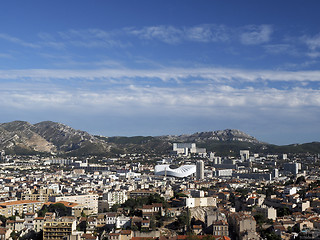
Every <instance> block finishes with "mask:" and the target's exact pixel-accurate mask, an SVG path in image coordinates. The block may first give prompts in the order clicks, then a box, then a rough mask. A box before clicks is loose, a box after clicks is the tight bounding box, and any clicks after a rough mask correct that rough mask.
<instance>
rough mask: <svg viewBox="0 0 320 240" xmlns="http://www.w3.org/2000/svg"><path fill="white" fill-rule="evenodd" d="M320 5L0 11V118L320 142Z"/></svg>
mask: <svg viewBox="0 0 320 240" xmlns="http://www.w3.org/2000/svg"><path fill="white" fill-rule="evenodd" d="M319 8H320V2H319V1H292V0H290V1H289V0H288V1H236V0H234V1H188V0H184V1H174V0H170V1H169V0H168V1H150V0H148V1H129V0H128V1H102V0H101V1H94V0H87V1H84V0H68V1H62V0H55V1H43V0H29V1H23V0H20V1H17V0H10V1H9V0H8V1H1V3H0V9H1V14H0V109H1V111H0V113H1V114H0V122H9V121H13V120H25V121H29V122H31V123H36V122H40V121H44V120H52V121H57V122H61V123H64V124H67V125H70V126H71V127H73V128H76V129H81V130H85V131H88V132H89V133H92V134H101V135H105V136H119V135H122V136H133V135H145V136H146V135H152V136H156V135H164V134H183V133H194V132H198V131H212V130H221V129H227V128H231V129H239V130H242V131H244V132H246V133H248V134H250V135H252V136H254V137H256V138H258V139H259V140H262V141H266V142H269V143H274V144H290V143H303V142H311V141H319V135H320V128H319V118H320V25H319V23H320V15H319V13H318V10H319Z"/></svg>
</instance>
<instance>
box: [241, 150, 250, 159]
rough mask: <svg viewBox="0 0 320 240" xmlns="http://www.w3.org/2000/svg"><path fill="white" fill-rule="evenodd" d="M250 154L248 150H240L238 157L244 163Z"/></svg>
mask: <svg viewBox="0 0 320 240" xmlns="http://www.w3.org/2000/svg"><path fill="white" fill-rule="evenodd" d="M249 155H250V152H249V150H240V157H241V160H242V161H246V160H248V159H249Z"/></svg>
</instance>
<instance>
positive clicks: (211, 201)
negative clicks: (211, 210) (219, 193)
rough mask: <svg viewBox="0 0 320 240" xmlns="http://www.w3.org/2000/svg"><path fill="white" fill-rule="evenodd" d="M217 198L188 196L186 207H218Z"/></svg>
mask: <svg viewBox="0 0 320 240" xmlns="http://www.w3.org/2000/svg"><path fill="white" fill-rule="evenodd" d="M216 206H217V199H216V198H214V197H201V198H186V207H188V208H194V207H216Z"/></svg>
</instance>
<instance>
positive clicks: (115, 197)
mask: <svg viewBox="0 0 320 240" xmlns="http://www.w3.org/2000/svg"><path fill="white" fill-rule="evenodd" d="M103 199H105V200H107V201H108V204H109V207H112V206H113V205H114V204H122V203H124V202H125V201H127V200H128V196H127V191H125V190H117V191H115V190H110V191H109V192H107V193H104V194H103Z"/></svg>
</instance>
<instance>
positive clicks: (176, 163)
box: [0, 143, 320, 240]
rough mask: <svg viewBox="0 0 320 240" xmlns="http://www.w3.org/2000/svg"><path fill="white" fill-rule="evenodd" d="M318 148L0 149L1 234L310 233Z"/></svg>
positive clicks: (315, 224)
mask: <svg viewBox="0 0 320 240" xmlns="http://www.w3.org/2000/svg"><path fill="white" fill-rule="evenodd" d="M319 159H320V156H319V154H314V155H312V154H303V155H302V154H290V153H287V154H281V155H275V154H272V155H260V154H258V153H254V152H250V151H249V150H247V149H246V150H241V151H240V152H239V154H238V156H237V157H228V156H216V155H215V153H214V152H207V151H206V149H205V148H198V147H197V145H196V144H195V143H173V144H172V150H171V151H170V152H168V154H165V155H159V156H152V157H150V156H149V155H148V154H145V155H143V154H138V153H131V154H119V156H118V157H113V158H99V157H96V156H91V157H66V158H60V157H59V158H58V157H53V156H40V155H38V156H37V155H32V156H28V155H25V156H18V155H8V154H6V152H5V151H2V152H1V170H0V187H1V191H0V193H1V195H0V197H1V202H0V215H1V228H0V234H1V239H13V240H15V239H43V240H54V239H108V240H130V239H132V240H145V239H161V240H165V239H203V238H205V239H318V237H319V236H320V217H319V212H320V208H319V207H320V200H319V196H320V177H319V165H320V161H319Z"/></svg>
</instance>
